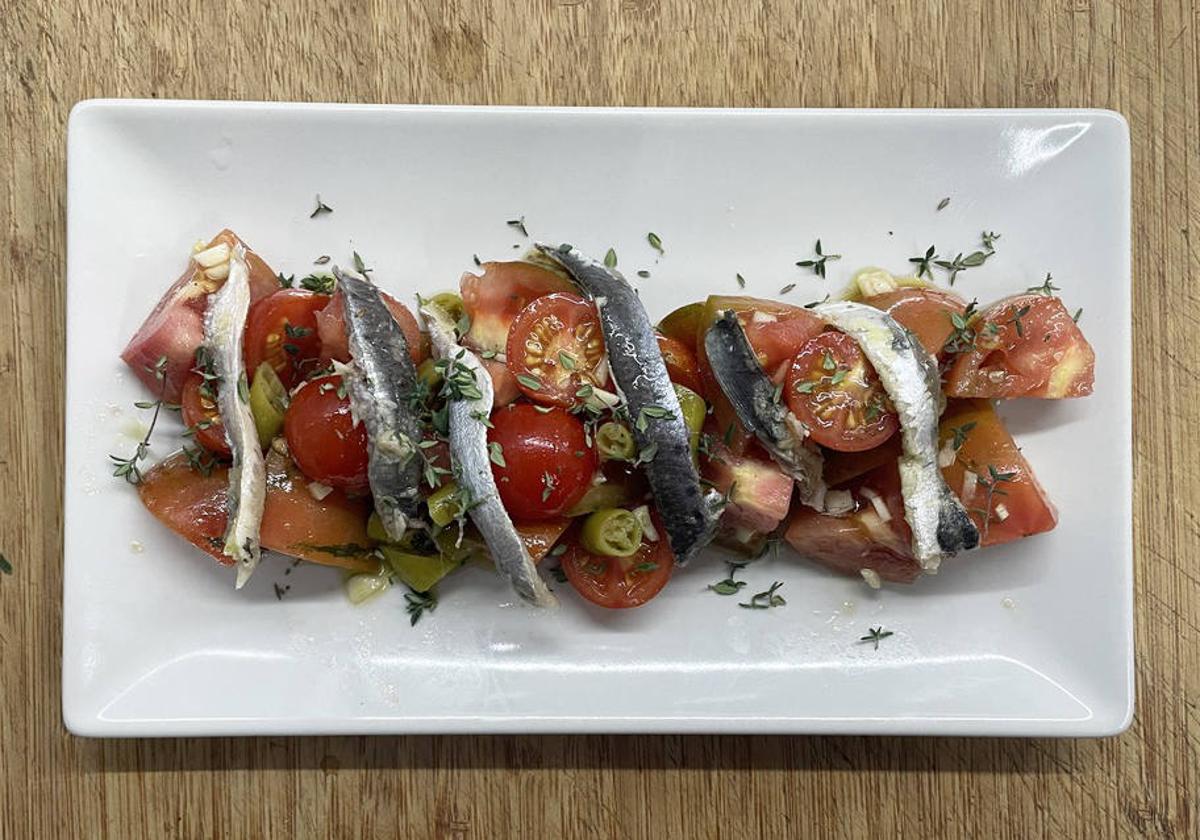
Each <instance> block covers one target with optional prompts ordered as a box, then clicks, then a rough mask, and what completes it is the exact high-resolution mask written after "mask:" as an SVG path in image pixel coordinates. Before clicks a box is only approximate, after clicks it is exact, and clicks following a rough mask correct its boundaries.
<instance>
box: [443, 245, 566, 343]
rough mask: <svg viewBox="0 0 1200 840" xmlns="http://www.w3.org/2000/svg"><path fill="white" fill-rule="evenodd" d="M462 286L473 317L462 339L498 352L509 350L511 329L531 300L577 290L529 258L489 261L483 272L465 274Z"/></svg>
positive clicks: (470, 314) (468, 310)
mask: <svg viewBox="0 0 1200 840" xmlns="http://www.w3.org/2000/svg"><path fill="white" fill-rule="evenodd" d="M459 288H460V291H461V293H462V299H463V309H464V310H465V311H466V313H467V316H468V317H469V318H470V319H471V328H470V329H469V330H467V334H466V335H465V336H463V342H464V343H465V344H467V345H468V346H470V347H474V348H475V349H477V350H492V351H495V352H496V353H505V352H507V350H506V348H507V346H508V329H509V327H510V326H511V325H512V322H513V319H514V318H516V317H517V314H518V313H519V312H520V311H521V310H522V309H524V308H525V307H526V306H528V305H529V304H530V303H531V302H532V301H534V300H536V299H537V298H540V297H541V296H542V295H548V294H550V293H551V292H573V291H575V288H574V286H572V285H571V284H570V283H569V282H568V281H567V280H565V279H563V278H562V277H560V276H559V275H557V274H555V273H554V272H553V271H550V270H549V269H546V268H542V267H541V266H538V265H534V264H533V263H527V262H486V263H484V264H483V274H482V275H476V274H471V273H470V272H468V273H466V274H464V275H463V276H462V280H461V281H460V282H459Z"/></svg>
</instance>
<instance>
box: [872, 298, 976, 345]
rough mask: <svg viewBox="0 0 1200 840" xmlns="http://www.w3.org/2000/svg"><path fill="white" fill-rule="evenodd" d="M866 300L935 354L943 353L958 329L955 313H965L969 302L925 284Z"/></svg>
mask: <svg viewBox="0 0 1200 840" xmlns="http://www.w3.org/2000/svg"><path fill="white" fill-rule="evenodd" d="M863 303H865V304H867V305H868V306H873V307H875V308H876V309H882V310H883V311H884V312H886V313H888V314H889V315H891V316H892V317H893V318H895V319H896V320H897V321H898V322H899V323H900V325H901V326H903V327H905V328H906V329H907V330H908V331H909V332H911V333H912V334H913V335H915V336H916V337H917V341H919V342H920V343H921V346H922V347H924V348H925V350H926V352H928V353H929V355H931V356H933V357H934V358H942V357H943V355H944V354H943V348H944V347H945V346H946V341H947V340H949V338H950V336H951V335H952V334H953V333H954V322H953V321H952V320H951V316H953V315H955V314H958V315H962V314H963V313H964V312H966V309H967V304H966V302H965V301H964V300H963V299H962V298H960V297H959V296H958V295H956V294H954V293H953V292H948V291H945V290H943V289H934V288H927V287H922V286H906V287H902V288H899V289H896V290H895V291H894V292H884V293H883V294H880V295H874V296H872V297H869V298H866V299H865V300H863Z"/></svg>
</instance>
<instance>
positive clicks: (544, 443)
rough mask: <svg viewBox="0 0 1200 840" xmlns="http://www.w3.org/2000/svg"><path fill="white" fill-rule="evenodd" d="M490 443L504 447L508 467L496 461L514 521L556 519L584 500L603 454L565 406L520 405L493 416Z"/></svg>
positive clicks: (502, 498) (503, 499)
mask: <svg viewBox="0 0 1200 840" xmlns="http://www.w3.org/2000/svg"><path fill="white" fill-rule="evenodd" d="M488 442H489V443H490V444H499V445H500V450H499V452H500V454H501V455H502V457H503V459H504V464H505V465H504V466H500V465H499V464H496V463H493V464H492V474H493V475H494V476H495V478H496V486H497V487H498V488H499V490H500V501H501V502H503V503H504V507H505V509H507V510H508V512H509V514H510V515H511V516H512V518H513V519H516V520H521V521H527V522H540V521H543V520H546V519H555V518H557V517H559V516H560V515H561V514H562V513H563V511H565V510H567V509H568V508H570V507H571V506H572V505H574V504H575V503H576V502H578V501H579V500H580V499H582V498H583V495H584V493H586V492H587V489H588V487H589V486H590V485H591V482H592V477H593V476H594V475H595V474H596V467H597V466H598V464H599V456H598V455H597V454H596V450H595V449H594V448H592V447H591V446H588V443H587V438H586V435H585V434H584V429H583V423H581V422H580V421H579V420H578V419H576V418H575V416H574V415H572V414H568V413H567V412H565V411H563V410H562V409H560V408H555V409H551V410H550V411H542V410H539V409H538V408H537V407H535V406H532V405H530V404H529V403H514V404H512V405H509V406H506V407H505V408H501V409H499V410H498V411H496V412H494V413H493V414H492V428H491V429H489V430H488Z"/></svg>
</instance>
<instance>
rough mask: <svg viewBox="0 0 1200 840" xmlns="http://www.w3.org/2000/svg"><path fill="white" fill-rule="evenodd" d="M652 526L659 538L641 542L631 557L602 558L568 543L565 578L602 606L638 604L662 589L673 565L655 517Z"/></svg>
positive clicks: (613, 606)
mask: <svg viewBox="0 0 1200 840" xmlns="http://www.w3.org/2000/svg"><path fill="white" fill-rule="evenodd" d="M655 527H656V528H657V529H658V531H659V538H658V541H657V542H653V543H649V542H643V543H642V546H641V548H639V549H638V551H637V553H636V554H634V555H633V556H632V557H602V556H599V555H596V554H590V553H589V552H587V551H585V550H584V549H583V548H582V547H581V546H579V545H573V546H571V547H570V548H569V549H567V553H566V554H564V555H563V558H562V569H563V571H564V572H566V575H567V580H569V581H570V582H571V586H573V587H575V591H576V592H578V593H579V594H580V595H582V596H583V597H584V598H586V599H587V600H589V601H591V602H592V603H593V604H598V605H599V606H601V607H608V608H609V609H615V610H620V609H629V608H630V607H640V606H641V605H642V604H644V603H646V602H647V601H649V600H650V599H651V598H653V597H654V596H655V595H657V594H658V593H659V592H661V591H662V589H663V587H664V586H666V585H667V581H668V580H670V579H671V570H672V569H673V568H674V565H675V555H673V554H672V553H671V547H670V545H668V544H667V538H666V536H665V534H666V532H665V531H663V530H662V522H661V521H659V520H658V518H657V516H656V517H655Z"/></svg>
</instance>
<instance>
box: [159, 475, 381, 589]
mask: <svg viewBox="0 0 1200 840" xmlns="http://www.w3.org/2000/svg"><path fill="white" fill-rule="evenodd" d="M228 490H229V470H228V468H226V467H223V466H217V467H214V468H213V469H212V470H211V472H210V473H209V474H208V475H204V474H202V473H200V472H197V471H196V470H194V469H192V467H191V465H190V464H189V463H188V459H187V458H186V457H185V456H184V454H183V453H182V452H180V453H176V454H175V455H172V456H171V457H169V458H167V459H166V460H164V461H162V462H161V463H159V464H156V465H155V466H154V467H152V468H150V469H149V470H147V471H146V473H145V475H144V476H143V478H142V482H141V483H140V484H139V485H138V495H139V497H140V498H141V500H142V504H144V505H145V506H146V509H147V510H148V511H150V513H152V514H153V515H154V517H155V518H156V519H158V520H159V521H160V522H162V523H163V524H164V525H166V526H167V527H168V528H170V529H171V530H172V531H174V532H175V533H177V534H179V535H180V536H181V537H183V538H184V539H186V540H187V541H188V542H190V543H191V544H192V545H194V546H196V547H197V548H199V549H200V550H202V551H204V552H205V553H206V554H208V555H210V556H211V557H213V558H215V559H216V560H217V561H218V562H220V563H222V564H224V565H227V566H228V565H232V563H233V560H232V558H230V557H226V556H225V554H224V553H223V552H222V546H223V545H224V542H225V524H226V516H227V513H226V496H227V494H228ZM369 516H370V503H369V502H368V501H367V500H366V499H365V498H360V499H349V498H347V497H346V495H345V494H344V493H342V492H340V491H338V490H334V491H333V492H332V493H330V494H329V495H328V496H326V497H325V498H324V499H322V500H321V501H317V499H316V498H315V497H313V495H312V494H311V493H310V492H309V491H308V482H307V481H306V480H305V478H304V476H302V475H301V474H300V472H299V471H298V470H297V469H296V468H295V467H294V466H292V465H291V464H290V462H289V461H288V459H287V458H285V457H283V456H281V455H279V454H277V453H274V452H271V453H268V455H267V495H266V499H265V502H264V505H263V520H262V528H261V532H260V539H261V542H262V547H263V548H266V549H270V550H271V551H278V552H280V553H283V554H287V555H288V556H290V557H298V558H300V559H303V560H311V561H312V562H314V563H321V564H324V565H328V566H338V567H341V568H344V569H350V570H352V571H357V572H377V571H379V560H378V559H376V558H375V557H373V556H372V555H371V547H372V542H371V540H370V538H369V537H368V536H367V518H368V517H369ZM356 549H361V551H357V550H356Z"/></svg>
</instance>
